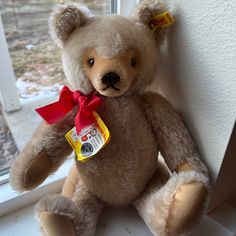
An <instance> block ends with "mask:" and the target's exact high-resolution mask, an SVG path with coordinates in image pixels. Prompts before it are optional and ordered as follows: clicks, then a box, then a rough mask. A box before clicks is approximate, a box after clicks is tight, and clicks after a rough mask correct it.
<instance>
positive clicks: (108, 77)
mask: <svg viewBox="0 0 236 236" xmlns="http://www.w3.org/2000/svg"><path fill="white" fill-rule="evenodd" d="M119 81H120V76H119V75H118V74H116V73H114V72H109V73H107V74H105V75H104V76H103V77H102V83H103V84H107V85H112V84H116V83H118V82H119Z"/></svg>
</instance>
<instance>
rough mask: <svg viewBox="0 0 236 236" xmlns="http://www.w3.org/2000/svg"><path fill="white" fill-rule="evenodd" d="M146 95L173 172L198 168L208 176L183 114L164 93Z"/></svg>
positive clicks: (147, 108)
mask: <svg viewBox="0 0 236 236" xmlns="http://www.w3.org/2000/svg"><path fill="white" fill-rule="evenodd" d="M142 96H143V99H142V101H143V107H144V109H145V112H146V114H147V115H148V117H149V119H150V121H151V123H152V125H153V128H154V130H155V133H156V135H157V140H158V144H159V148H160V152H161V154H162V156H163V158H164V159H165V162H166V164H167V166H168V168H169V169H170V171H171V172H174V171H176V172H180V171H184V170H195V171H196V172H198V173H202V174H203V175H205V176H208V171H207V168H206V166H205V165H204V164H203V162H202V161H201V159H200V157H199V154H198V152H197V149H196V146H195V144H194V142H193V140H192V138H191V136H190V134H189V132H188V130H187V128H186V126H185V125H184V123H183V121H182V120H181V118H180V116H179V115H178V114H177V113H176V111H175V110H174V108H173V107H172V105H171V104H170V103H169V102H168V101H167V100H166V99H165V98H164V97H162V96H161V95H159V94H157V93H152V92H148V93H145V94H143V95H142Z"/></svg>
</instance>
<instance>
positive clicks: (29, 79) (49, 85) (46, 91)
mask: <svg viewBox="0 0 236 236" xmlns="http://www.w3.org/2000/svg"><path fill="white" fill-rule="evenodd" d="M63 2H64V0H39V1H35V0H21V1H17V0H8V1H5V0H0V13H1V15H0V51H1V57H0V70H1V73H0V95H1V97H2V105H1V101H0V150H1V151H2V150H4V151H5V150H8V149H6V146H7V147H9V152H10V154H9V152H6V153H5V154H6V155H2V153H0V216H1V215H4V214H7V213H8V212H11V211H14V210H16V209H19V208H22V207H25V206H26V205H29V204H30V203H33V202H35V201H37V200H38V199H39V198H41V197H42V196H43V195H45V194H47V193H49V192H56V191H60V189H61V186H62V184H63V182H64V179H65V177H66V176H67V173H68V170H69V168H70V166H71V161H72V160H68V161H66V162H65V163H64V164H63V165H62V166H61V168H60V169H59V170H58V171H57V172H56V173H55V174H54V175H53V176H51V177H49V178H48V179H47V180H46V181H45V182H44V183H43V184H42V185H41V186H39V187H38V188H36V189H34V190H32V191H29V192H25V193H22V194H18V193H16V192H15V191H13V190H12V189H11V187H10V186H9V184H8V183H6V182H7V177H8V176H7V175H6V173H8V170H9V167H10V165H11V162H12V160H13V159H14V158H15V156H16V155H17V147H18V149H19V150H20V149H22V148H23V146H24V144H25V143H26V142H27V141H28V140H29V138H30V136H31V134H32V131H33V130H34V128H35V127H36V126H37V124H38V122H39V119H38V120H37V119H36V118H35V117H34V118H31V119H27V120H26V119H22V120H20V119H19V117H20V116H21V115H22V114H23V115H25V114H24V113H25V112H26V113H27V114H26V115H28V117H29V115H31V114H29V112H30V111H33V110H34V107H35V106H38V105H37V104H38V101H39V100H40V101H41V102H42V99H44V101H43V104H47V103H48V102H45V101H47V99H49V98H51V97H53V98H55V99H56V98H57V96H58V91H59V88H60V86H61V85H62V84H63V79H64V74H63V71H62V67H61V59H60V50H59V49H58V48H57V47H56V46H55V45H54V44H53V42H52V41H51V39H50V37H49V35H48V27H47V21H48V15H49V13H50V11H51V7H52V5H53V4H54V3H63ZM74 2H76V1H75V0H74ZM79 2H80V3H83V4H85V5H87V6H88V7H89V8H90V9H91V11H92V13H95V14H103V13H105V14H109V13H116V12H117V13H120V14H123V15H126V14H127V12H128V11H129V10H130V9H131V7H132V6H133V5H134V4H135V3H136V2H137V0H130V1H125V0H99V1H97V0H80V1H79ZM2 23H3V26H4V30H5V33H4V31H3V28H2ZM5 38H6V39H5ZM6 40H7V44H6ZM2 42H3V43H2ZM3 44H6V46H4V45H3ZM4 47H6V48H4ZM7 47H8V50H7ZM2 49H4V51H5V52H4V53H3V50H2ZM8 51H9V53H10V57H11V61H12V65H13V70H14V74H13V70H12V66H11V62H10V57H9V53H8ZM1 59H2V60H1ZM2 62H6V63H2ZM2 64H3V65H2ZM6 67H9V68H6ZM6 70H8V72H9V71H10V72H9V73H3V72H5V71H6ZM10 77H12V78H10ZM4 83H7V84H10V83H11V89H8V88H5V87H4ZM12 85H14V86H12ZM15 85H16V86H15ZM8 87H9V86H8ZM14 93H15V94H14ZM17 93H18V95H19V98H20V103H21V104H22V109H21V110H19V111H16V112H14V113H10V114H7V113H4V115H3V113H2V110H3V107H5V110H7V111H13V110H16V109H18V108H19V107H20V103H19V101H18V98H17V96H16V95H17ZM9 94H10V95H9ZM8 95H9V96H10V97H11V99H10V100H9V99H8V98H7V97H6V96H8ZM13 95H15V98H14V99H12V98H13V97H14V96H13ZM6 98H7V99H8V100H7V99H6ZM6 101H7V102H6ZM9 101H10V102H9ZM50 102H51V101H50ZM39 104H40V103H39ZM43 104H42V103H41V104H40V105H43ZM8 105H9V107H10V108H9V109H8ZM4 117H5V118H6V119H5V120H7V122H6V121H5V120H4ZM30 117H31V116H30ZM24 120H26V126H29V127H30V129H24V125H25V124H24ZM12 121H13V122H12ZM16 121H17V122H16ZM7 123H8V124H11V123H12V124H14V125H18V129H19V130H18V132H15V127H11V125H10V128H11V131H12V134H13V135H12V134H11V132H10V129H9V127H8V126H7ZM17 123H18V124H17ZM27 130H28V133H27ZM13 137H14V139H15V140H16V144H15V143H14V139H13ZM7 138H8V140H9V141H10V143H11V145H12V146H11V145H6V140H7ZM10 147H11V148H10Z"/></svg>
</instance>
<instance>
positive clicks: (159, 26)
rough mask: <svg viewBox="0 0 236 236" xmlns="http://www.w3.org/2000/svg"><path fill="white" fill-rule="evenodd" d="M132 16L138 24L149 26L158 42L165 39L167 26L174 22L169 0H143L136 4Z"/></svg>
mask: <svg viewBox="0 0 236 236" xmlns="http://www.w3.org/2000/svg"><path fill="white" fill-rule="evenodd" d="M131 17H132V19H133V20H135V22H136V23H137V24H142V25H145V26H147V27H148V28H149V29H150V30H151V31H152V32H153V35H154V37H155V38H156V40H157V42H158V43H159V42H161V41H163V39H164V36H165V35H166V29H167V27H168V26H170V25H171V24H172V23H173V22H174V19H173V17H172V9H171V6H170V5H169V4H168V1H167V0H143V1H141V2H140V3H139V4H138V5H137V6H136V8H135V9H134V11H133V14H132V16H131Z"/></svg>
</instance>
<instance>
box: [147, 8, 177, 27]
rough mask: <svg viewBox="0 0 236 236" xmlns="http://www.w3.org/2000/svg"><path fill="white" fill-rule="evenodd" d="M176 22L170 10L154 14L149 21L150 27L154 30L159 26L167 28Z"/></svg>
mask: <svg viewBox="0 0 236 236" xmlns="http://www.w3.org/2000/svg"><path fill="white" fill-rule="evenodd" d="M174 22H175V20H174V18H173V17H172V16H171V14H170V13H169V12H168V11H165V12H163V13H162V14H160V15H157V16H154V17H153V18H152V19H151V21H150V22H149V24H148V25H149V27H150V29H151V30H152V31H155V30H157V29H159V28H161V29H163V28H167V27H169V26H170V25H172V24H173V23H174Z"/></svg>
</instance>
